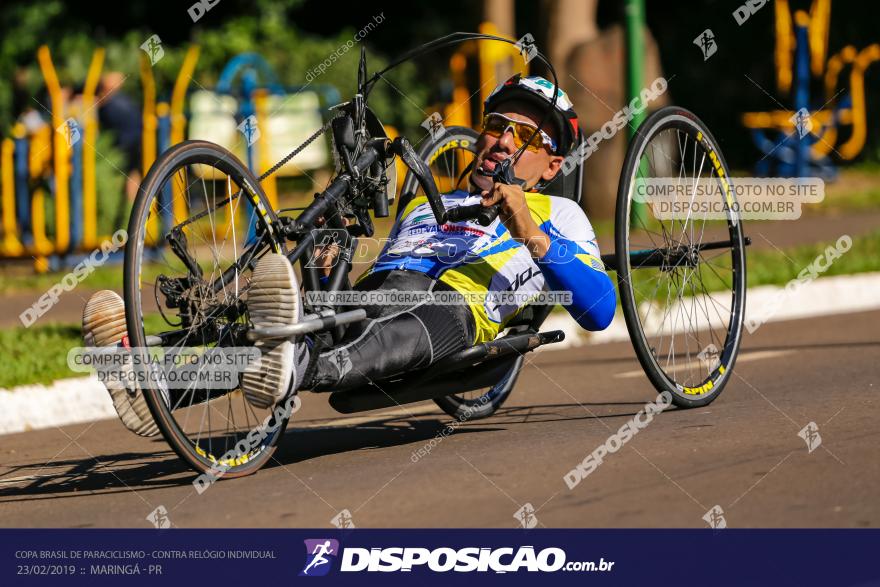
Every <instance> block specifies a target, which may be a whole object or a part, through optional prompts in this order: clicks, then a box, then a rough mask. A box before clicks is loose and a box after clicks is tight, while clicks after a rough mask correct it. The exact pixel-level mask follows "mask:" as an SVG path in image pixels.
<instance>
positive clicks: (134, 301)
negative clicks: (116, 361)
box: [124, 141, 298, 477]
mask: <svg viewBox="0 0 880 587" xmlns="http://www.w3.org/2000/svg"><path fill="white" fill-rule="evenodd" d="M277 222H278V220H277V217H276V215H275V212H274V211H273V209H272V207H271V205H270V204H269V201H268V200H267V198H266V195H265V194H264V193H263V190H262V189H261V188H260V184H259V181H258V180H257V178H256V177H254V175H253V174H252V173H251V172H250V171H249V170H248V169H247V168H246V167H245V166H244V165H243V164H242V163H241V162H240V161H239V160H238V159H237V158H236V157H235V156H234V155H233V154H232V153H230V152H229V151H227V150H226V149H223V148H222V147H219V146H218V145H215V144H213V143H208V142H204V141H185V142H183V143H180V144H178V145H175V146H174V147H172V148H170V149H168V150H167V151H166V152H165V153H163V154H162V156H161V157H159V159H158V160H157V161H156V163H155V164H154V165H153V166H152V168H151V169H150V171H149V173H148V174H147V176H146V177H145V178H144V181H143V183H142V184H141V187H140V190H139V191H138V195H137V199H136V200H135V203H134V209H133V210H132V215H131V219H130V221H129V226H128V233H129V235H128V239H129V240H128V244H127V246H126V249H125V268H124V290H125V310H126V324H127V328H128V334H129V339H130V342H131V347H132V353H133V355H134V356H135V357H136V358H139V360H138V364H139V365H146V364H147V363H148V360H147V359H148V358H150V357H154V356H156V354H157V353H164V355H165V356H166V357H167V356H168V352H169V350H172V351H173V350H174V349H179V348H183V347H187V348H194V349H195V351H196V352H197V353H198V352H205V351H207V350H208V349H213V348H216V347H242V346H246V345H249V344H251V343H248V342H247V341H246V339H245V338H244V336H243V333H244V332H245V331H246V330H247V329H248V327H249V326H250V320H249V315H248V310H247V304H248V289H249V287H250V278H251V272H252V269H253V267H254V265H255V264H256V260H257V259H259V258H260V257H262V256H263V255H265V254H266V253H268V252H270V251H271V252H276V253H283V252H284V241H283V239H281V238H280V237H279V235H278V231H277ZM156 341H159V342H158V343H157V342H156ZM139 368H140V369H142V371H143V372H144V375H145V376H146V377H143V378H142V380H143V379H146V380H147V382H146V386H145V387H143V388H142V393H144V397H145V399H146V402H147V405H148V406H149V408H150V412H151V414H152V416H153V419H154V420H155V421H156V424H157V425H158V427H159V429H160V430H161V432H162V435H163V436H164V438H165V440H166V441H167V442H168V444H169V445H170V446H171V448H173V449H174V451H175V452H176V453H177V454H178V455H179V456H180V457H181V458H182V459H183V460H184V461H186V462H187V463H188V464H189V465H190V466H191V467H192V468H193V469H195V470H196V471H198V472H200V473H205V472H208V471H211V470H212V469H213V471H217V470H218V469H219V470H220V471H222V472H223V475H224V476H228V477H238V476H242V475H248V474H250V473H254V472H256V471H257V470H258V469H260V467H262V466H263V465H264V464H265V463H266V462H267V461H268V460H269V458H271V456H272V453H273V451H274V449H275V445H276V443H277V442H278V440H279V438H280V437H281V435H282V434H283V433H284V429H285V427H286V425H287V421H288V419H289V416H290V411H285V410H281V411H280V412H276V411H275V410H272V409H259V408H255V407H254V406H252V405H251V404H250V403H248V401H247V400H246V399H245V397H244V394H243V393H242V392H241V390H240V388H239V387H236V385H237V384H238V382H239V379H238V378H235V379H233V378H232V376H233V375H235V374H233V373H229V375H230V377H229V380H230V382H231V383H230V384H229V385H227V386H224V387H223V388H222V389H221V388H218V387H217V386H213V385H209V386H207V387H205V388H203V387H201V386H200V385H199V384H198V381H194V382H193V383H192V384H185V385H175V386H171V385H169V384H167V383H162V382H157V381H155V380H153V379H151V378H149V376H148V373H147V368H146V367H139ZM230 387H232V388H231V389H230ZM296 401H298V399H296ZM278 413H280V414H281V417H278Z"/></svg>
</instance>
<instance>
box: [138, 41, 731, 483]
mask: <svg viewBox="0 0 880 587" xmlns="http://www.w3.org/2000/svg"><path fill="white" fill-rule="evenodd" d="M461 38H462V37H460V36H459V37H456V35H450V36H449V37H446V38H444V39H446V40H447V41H449V42H454V41H457V40H460V39H461ZM469 38H490V39H493V40H498V41H504V42H509V41H507V40H506V39H501V38H498V37H491V36H488V35H471V37H469ZM442 40H443V39H441V40H440V41H442ZM428 45H431V44H428ZM428 45H426V47H427V46H428ZM440 45H441V43H437V42H435V44H434V45H432V47H436V46H440ZM415 54H416V53H414V52H410V53H408V54H406V55H405V56H404V57H403V58H401V59H400V60H398V61H397V62H393V63H392V65H391V66H389V68H390V67H392V66H394V65H395V64H396V63H399V62H402V61H403V60H405V59H408V58H411V57H412V56H413V55H415ZM538 55H539V56H540V53H538ZM541 58H543V56H541ZM547 65H548V66H549V67H550V70H551V73H553V77H554V83H555V72H552V66H550V64H549V63H547ZM387 69H388V68H386V69H385V70H382V71H381V72H379V73H378V74H374V75H373V76H372V77H368V76H367V70H366V58H365V53H364V52H363V50H362V52H361V63H360V68H359V72H358V92H357V94H355V96H354V97H353V98H352V100H351V101H349V102H347V103H345V104H342V105H340V106H338V107H337V108H336V109H335V111H336V115H335V116H334V117H333V118H332V119H331V120H330V121H329V122H328V123H327V124H326V125H325V126H324V128H322V129H321V131H319V133H316V134H315V135H313V137H312V138H311V139H310V141H311V140H313V139H314V138H316V137H317V136H319V134H320V132H322V131H327V130H330V131H331V138H332V141H331V142H332V148H333V151H334V156H335V160H336V162H337V173H336V174H335V176H334V178H333V179H332V181H331V182H330V183H329V185H328V186H327V187H326V189H324V190H323V191H321V192H320V193H318V194H316V195H315V197H314V200H313V201H312V202H311V203H309V204H308V205H307V206H305V207H302V208H281V209H275V208H274V207H273V206H272V205H271V203H270V202H269V200H268V198H267V196H266V194H265V193H264V192H263V190H262V188H261V187H260V179H261V178H257V177H256V176H255V175H254V174H253V173H252V172H251V171H250V170H249V169H248V168H247V167H246V166H245V165H244V164H242V162H241V161H239V160H238V159H237V158H236V157H235V156H234V155H233V154H232V153H230V152H228V151H227V150H225V149H223V148H222V147H220V146H218V145H215V144H212V143H209V142H205V141H185V142H183V143H180V144H178V145H175V146H173V147H171V148H170V149H168V150H167V151H166V152H165V153H163V154H162V155H161V156H160V157H159V159H158V160H157V161H156V163H155V164H154V165H153V166H152V168H151V169H150V171H149V173H148V174H147V175H146V177H145V178H144V181H143V183H142V185H141V187H140V190H139V192H138V196H137V199H136V201H135V204H134V208H133V210H132V215H131V219H130V222H129V227H128V232H129V242H128V245H127V246H126V251H125V266H124V299H125V306H126V325H127V329H128V336H129V344H130V347H131V352H132V353H139V354H142V355H146V354H147V353H149V350H150V349H151V348H153V347H164V348H169V347H171V348H174V347H181V346H184V345H188V346H204V347H211V346H216V347H224V346H229V347H234V346H244V345H252V344H254V342H255V341H258V340H261V339H267V338H289V337H301V336H305V335H306V334H310V335H312V336H321V337H325V338H327V339H329V340H331V341H334V340H339V338H340V337H341V336H342V334H343V332H344V330H345V328H346V327H347V326H349V325H351V324H354V323H356V322H359V321H361V320H363V319H364V318H365V312H364V310H362V309H353V310H352V309H345V308H342V307H336V306H332V305H317V304H313V305H309V302H308V299H309V298H308V297H307V296H304V298H303V299H304V300H306V302H305V306H306V307H305V316H304V317H303V319H302V320H300V321H299V322H297V323H296V324H293V325H289V326H278V327H271V328H265V327H264V328H255V327H254V326H253V324H252V323H251V322H250V320H249V318H248V296H247V292H248V283H249V275H250V273H251V272H252V270H253V268H254V266H255V264H256V261H257V260H258V259H260V258H261V257H262V256H263V255H265V254H267V253H268V252H274V253H280V254H283V255H285V256H286V257H287V258H288V259H289V260H290V262H291V263H292V264H294V265H298V267H299V272H300V276H301V283H302V289H303V293H304V294H306V293H308V292H340V291H345V290H348V289H350V288H351V285H350V281H349V274H350V272H351V269H352V258H353V254H354V250H355V246H356V241H357V239H358V238H359V237H365V236H366V237H369V236H372V235H373V234H374V230H375V227H374V224H373V221H372V217H371V214H372V215H373V216H374V217H377V218H382V217H388V216H390V214H391V205H392V204H393V202H394V199H395V196H396V194H395V187H396V186H395V183H396V182H395V181H394V177H393V170H394V169H395V159H396V158H399V159H400V160H402V161H403V162H404V164H405V166H406V167H407V169H408V171H407V176H406V178H405V180H404V182H403V188H402V190H401V196H400V199H399V203H398V204H397V209H398V212H399V211H400V210H402V209H403V207H404V206H405V204H406V202H407V201H409V200H410V199H411V198H412V197H415V196H416V195H422V196H424V197H426V198H427V201H428V203H429V205H430V208H431V211H432V213H433V215H434V217H435V220H436V222H437V223H438V225H444V224H445V223H448V222H461V221H465V220H475V221H477V222H480V223H481V224H484V225H487V224H489V223H491V222H492V221H494V219H495V217H496V216H497V214H498V210H497V208H496V209H494V210H493V209H491V208H483V207H481V206H465V207H458V208H449V209H447V208H446V207H445V206H444V203H443V200H442V198H441V191H444V192H445V191H448V190H450V189H453V188H454V187H456V186H458V185H460V183H461V182H462V181H463V178H464V177H465V176H466V175H467V172H468V170H469V168H470V165H469V159H468V158H470V161H471V162H472V160H473V157H474V152H475V145H476V140H477V136H478V134H477V133H476V132H475V131H474V130H472V129H468V128H462V127H448V128H446V129H445V132H444V133H442V136H436V137H433V138H431V139H429V140H426V141H424V143H423V144H422V145H421V147H420V148H419V150H418V151H416V149H415V148H414V147H413V146H412V145H411V144H410V142H409V141H408V140H407V139H406V138H404V137H398V138H396V139H394V140H391V139H389V138H388V136H387V134H386V132H385V129H384V127H383V126H382V124H381V122H380V121H379V119H378V117H376V116H375V114H374V113H373V112H372V111H371V110H370V108H369V106H368V105H367V98H368V95H369V90H370V88H371V87H372V85H371V84H372V83H375V81H376V80H377V79H379V78H380V77H381V73H383V72H384V71H387ZM308 142H309V141H307V143H308ZM302 148H304V145H301V146H300V147H299V148H298V149H295V150H294V151H293V152H292V153H291V154H290V155H288V157H287V158H285V160H282V161H281V162H280V163H279V164H277V165H276V166H275V167H274V168H273V169H270V170H268V171H267V172H266V173H264V174H263V176H262V177H265V176H266V175H268V174H269V173H271V172H272V171H274V169H276V168H278V167H280V165H282V164H284V163H285V162H286V161H287V160H288V159H290V158H291V157H293V156H295V154H296V153H297V152H298V150H300V149H302ZM582 163H583V162H582V161H579V162H578V164H577V166H576V169H575V171H574V172H572V173H569V174H560V176H559V177H558V178H557V179H556V180H554V182H552V183H551V184H550V185H549V186H547V188H546V189H545V193H549V194H552V195H558V196H560V197H568V198H573V199H577V198H579V196H580V192H581V187H582V186H581V182H582ZM704 166H705V169H704ZM499 167H501V166H499ZM729 177H730V176H729V171H728V168H727V166H726V163H725V161H724V158H723V156H722V154H721V152H720V150H719V149H718V146H717V143H716V141H715V139H714V138H713V137H712V135H711V133H710V132H709V130H708V129H707V128H706V127H705V125H704V124H703V123H702V122H701V121H700V120H699V119H698V118H697V117H696V116H695V115H693V114H692V113H690V112H688V111H687V110H684V109H682V108H677V107H666V108H663V109H661V110H658V111H657V112H655V113H653V114H652V115H650V116H649V117H648V118H647V119H646V121H645V122H644V123H643V124H642V125H641V126H640V127H639V128H638V130H637V132H636V135H635V137H634V139H633V140H632V142H631V143H630V146H629V148H628V150H627V154H626V159H625V161H624V166H623V169H622V171H621V178H620V183H619V189H618V194H617V211H616V216H615V221H614V241H615V252H613V253H609V254H606V255H603V256H602V261H603V263H604V264H605V266H606V269H608V270H610V271H614V272H616V274H617V284H618V288H619V292H620V300H621V307H622V312H623V316H624V319H625V323H626V328H627V330H628V332H629V335H630V338H631V341H632V344H633V347H634V349H635V352H636V355H637V357H638V360H639V362H640V364H641V366H642V367H643V369H644V371H645V373H646V375H647V377H648V379H649V380H650V382H651V383H652V384H653V386H654V387H655V388H656V389H657V390H658V391H661V392H668V393H669V394H670V395H671V401H672V403H674V404H675V405H676V406H678V407H681V408H689V407H696V406H703V405H707V404H708V403H710V402H712V401H713V400H714V399H716V398H717V397H718V395H719V394H720V393H721V391H722V390H723V388H724V387H725V385H726V384H727V382H728V381H729V379H730V377H731V373H732V369H733V367H734V363H735V361H736V356H737V352H738V349H739V345H740V339H741V335H742V328H743V312H744V306H745V269H746V267H745V246H746V245H747V244H748V239H747V238H746V237H745V236H744V235H743V228H742V222H741V220H740V219H739V218H738V217H737V214H736V212H735V211H734V209H735V207H732V206H728V207H727V210H728V212H727V215H726V216H725V218H724V219H723V220H718V221H709V220H705V219H703V220H702V223H701V224H699V225H698V222H697V221H696V220H693V219H690V218H689V217H688V218H685V219H676V220H671V221H662V220H660V219H658V218H651V217H649V216H648V214H647V213H646V210H645V209H644V207H643V206H641V207H640V206H639V205H638V204H637V202H635V200H634V187H635V185H636V183H637V182H639V181H641V180H643V179H645V178H674V179H676V180H678V181H679V182H683V183H685V184H689V183H690V182H695V181H696V180H698V179H701V178H708V179H709V180H710V181H712V178H714V180H715V181H716V182H718V185H719V186H720V187H721V190H720V192H719V193H721V194H722V197H723V198H724V199H725V200H726V202H727V203H728V204H730V203H731V200H732V199H733V198H734V196H733V193H732V189H731V187H730V180H729ZM172 194H173V195H174V197H176V198H184V200H185V201H187V202H188V203H189V204H190V206H191V208H192V210H193V212H192V214H191V215H187V217H185V218H181V217H175V223H176V224H175V225H174V226H173V227H172V228H171V229H170V230H168V231H167V232H166V234H164V235H160V234H159V233H158V228H157V227H158V226H159V218H160V216H161V215H163V213H164V212H163V210H162V209H161V208H162V207H163V205H168V203H169V202H170V201H171V197H170V196H171V195H172ZM295 212H297V213H298V214H296V215H293V213H295ZM242 214H244V216H245V217H246V222H244V223H242V222H240V219H239V220H238V221H237V216H240V215H242ZM328 234H330V235H331V236H332V240H333V242H334V244H335V245H336V246H337V247H338V251H339V252H338V255H337V259H336V263H335V265H334V266H333V268H332V270H331V272H330V274H329V276H327V277H326V278H324V279H322V278H321V275H320V274H319V271H318V268H317V266H316V265H315V264H314V263H311V262H309V261H310V260H311V259H313V258H314V253H315V249H316V247H317V246H319V245H321V244H323V241H322V242H320V243H319V242H318V240H317V239H318V238H319V235H320V237H321V238H326V237H327V235H328ZM290 243H294V244H293V246H290ZM551 310H552V308H551V307H550V306H547V305H543V306H539V305H529V306H527V307H526V308H525V309H524V310H523V311H521V312H520V313H519V314H518V315H517V317H516V318H515V319H514V320H513V321H512V322H510V323H508V324H507V325H506V330H505V331H504V332H502V334H501V335H500V336H499V337H498V338H497V339H495V340H493V341H489V342H484V343H481V344H476V345H474V346H471V347H468V348H465V349H463V350H461V351H458V352H456V353H453V354H452V355H450V356H447V357H445V358H443V359H441V360H440V361H437V362H435V363H434V364H432V365H430V366H429V367H427V368H423V369H419V370H416V371H413V372H410V373H406V374H404V375H402V376H398V377H395V378H391V379H389V380H383V381H380V382H377V384H376V385H370V386H367V387H365V388H362V389H355V390H349V391H344V392H342V391H337V392H333V393H331V394H330V396H329V402H330V405H331V406H332V407H333V408H335V409H336V410H337V411H339V412H341V413H353V412H360V411H365V410H373V409H377V408H383V407H389V406H394V405H398V404H406V403H411V402H417V401H425V400H434V401H435V402H436V403H437V405H438V406H439V407H440V408H441V409H442V410H443V411H444V412H446V413H447V414H449V415H451V416H453V417H456V418H460V419H478V418H486V417H489V416H491V415H492V414H494V413H495V412H496V411H497V410H498V409H499V408H500V407H501V406H502V404H503V403H504V402H505V400H506V399H507V398H508V397H509V396H510V394H511V392H512V390H513V387H514V385H515V383H516V380H517V377H518V375H519V372H520V370H521V369H522V367H523V363H524V356H525V354H526V353H527V352H529V351H533V350H535V349H537V348H539V347H542V346H544V345H548V344H552V343H556V342H559V341H561V340H562V339H563V338H564V335H563V333H562V332H561V331H541V326H542V324H543V323H544V321H545V320H546V319H547V317H548V315H549V314H550V312H551ZM147 363H148V361H140V364H147ZM147 379H148V378H147ZM140 392H141V393H143V394H144V397H145V400H146V403H147V405H148V407H149V410H150V413H151V415H152V417H153V419H154V420H155V422H156V424H157V426H158V428H159V429H160V431H161V433H162V435H163V436H164V438H165V440H166V441H167V442H168V444H169V445H170V446H171V447H172V448H173V449H174V451H175V452H176V453H177V454H178V455H179V456H180V457H181V458H182V459H183V460H184V461H185V462H186V463H188V464H189V465H190V466H191V467H192V468H193V469H195V470H196V471H198V472H200V473H205V472H213V474H216V473H217V471H218V470H220V471H221V472H222V474H223V475H224V476H228V477H237V476H242V475H248V474H251V473H254V472H255V471H257V470H259V469H260V468H261V467H262V466H263V465H264V464H266V462H267V461H268V460H269V459H271V458H272V454H273V452H274V450H275V447H276V446H277V445H278V442H279V441H280V439H281V437H282V436H283V434H284V431H285V428H286V426H287V423H288V421H289V419H290V415H291V414H290V411H289V410H286V411H285V410H278V409H277V406H275V409H274V410H273V409H272V408H268V409H266V410H259V409H255V408H254V406H252V405H250V404H249V403H248V402H247V401H246V399H245V398H244V396H243V394H242V393H241V391H240V390H239V389H234V390H219V391H218V390H211V389H196V388H195V387H193V388H187V389H183V390H169V389H167V388H163V387H162V386H159V385H153V384H147V385H144V386H143V387H142V389H141V391H140ZM288 405H289V404H288ZM215 423H216V424H217V426H216V427H215ZM257 428H261V429H262V433H261V434H257V435H254V434H253V431H254V429H257Z"/></svg>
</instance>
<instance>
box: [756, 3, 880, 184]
mask: <svg viewBox="0 0 880 587" xmlns="http://www.w3.org/2000/svg"><path fill="white" fill-rule="evenodd" d="M775 10H776V13H775V14H776V50H775V61H776V85H777V89H778V90H779V92H780V94H788V93H791V96H792V107H793V108H792V110H774V111H768V112H747V113H745V114H743V117H742V122H743V125H744V126H745V127H746V128H748V129H750V131H751V135H752V139H753V140H754V142H755V144H756V146H757V147H758V149H759V150H760V151H761V152H762V153H763V157H762V158H761V160H760V161H758V163H757V164H756V165H755V174H756V175H758V176H769V175H778V176H785V177H808V176H819V177H825V178H829V179H830V178H833V177H834V176H835V174H836V170H835V167H834V164H833V162H832V159H831V153H832V152H834V154H835V155H836V156H837V158H838V159H839V160H842V161H846V160H852V159H854V158H855V157H856V156H857V155H858V154H859V153H860V152H861V150H862V148H864V146H865V139H866V137H867V116H866V107H865V86H864V77H865V70H866V69H867V68H868V66H869V65H870V64H871V63H873V62H874V61H877V60H880V45H877V44H873V45H870V46H868V47H866V48H865V49H863V50H861V51H858V50H857V49H856V48H855V47H853V46H852V45H848V46H846V47H844V48H843V49H842V50H841V51H840V52H839V53H837V54H835V55H833V56H832V57H831V58H830V59H828V60H827V62H826V56H827V52H828V30H829V22H830V19H831V0H813V3H812V5H811V8H810V12H809V14H808V13H807V12H805V11H803V10H798V11H796V12H795V13H794V20H793V21H792V15H791V11H790V9H789V4H788V0H776V5H775ZM847 66H849V68H850V75H849V84H848V88H847V87H845V86H843V85H842V84H840V83H839V82H840V77H841V73H842V71H843V70H844V68H846V67H847ZM811 78H819V79H821V80H822V81H823V83H824V89H825V92H824V96H823V97H822V98H821V100H816V99H813V98H811V96H810V82H811ZM841 86H843V87H841ZM847 128H849V129H850V130H849V132H848V136H846V134H847V133H845V132H842V131H844V130H845V129H847Z"/></svg>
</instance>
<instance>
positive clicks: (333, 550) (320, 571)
mask: <svg viewBox="0 0 880 587" xmlns="http://www.w3.org/2000/svg"><path fill="white" fill-rule="evenodd" d="M305 543H306V566H305V568H303V570H302V572H301V573H300V574H299V576H300V577H323V576H324V575H326V574H327V573H329V572H330V568H331V567H332V566H333V565H332V564H331V563H332V562H333V559H335V558H336V557H337V556H338V555H339V541H338V540H333V539H332V538H318V539H315V538H312V539H310V540H306V541H305Z"/></svg>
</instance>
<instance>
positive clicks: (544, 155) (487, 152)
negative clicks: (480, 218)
mask: <svg viewBox="0 0 880 587" xmlns="http://www.w3.org/2000/svg"><path fill="white" fill-rule="evenodd" d="M495 112H497V113H499V114H501V115H503V116H505V117H506V118H509V119H511V120H516V121H519V122H524V123H526V124H530V125H532V126H537V124H538V122H539V121H540V120H541V118H542V116H543V114H544V113H543V112H541V111H540V110H539V109H538V108H536V107H534V106H532V105H531V104H529V103H524V102H519V101H516V100H510V101H508V102H503V103H501V104H499V105H498V108H496V109H495ZM542 130H544V131H545V132H546V133H547V134H549V135H550V136H551V137H552V138H553V140H554V141H558V138H557V137H556V136H555V134H556V133H555V132H554V131H553V129H552V128H550V127H549V126H548V125H547V124H545V125H544V126H543V127H542ZM528 137H529V136H528V135H526V136H525V137H523V138H524V139H525V140H528ZM535 143H537V144H539V145H541V146H540V147H539V148H538V150H537V151H533V150H530V149H526V150H525V151H523V153H522V155H521V156H520V158H519V159H518V160H517V161H516V163H515V164H514V166H513V171H514V175H516V177H518V178H520V179H524V180H526V188H531V187H532V186H534V185H535V184H536V183H538V182H539V181H541V180H544V181H549V180H551V179H553V178H554V177H555V176H556V173H557V172H558V171H559V168H560V166H561V165H562V160H563V157H562V156H560V155H554V154H553V153H552V152H551V151H550V147H549V146H548V145H544V144H542V142H541V137H540V136H537V137H535ZM516 151H517V146H516V142H515V139H514V136H513V132H512V131H511V130H507V131H506V132H505V133H504V134H502V135H501V136H499V137H494V136H491V135H489V134H486V133H485V132H484V133H482V134H481V135H480V138H479V139H477V159H476V161H475V162H474V170H473V172H472V173H471V186H472V188H475V191H482V190H488V189H490V188H491V187H492V172H493V171H494V169H495V167H496V166H497V165H498V164H499V163H500V162H501V161H504V160H505V159H507V158H508V157H512V156H513V154H514V153H516Z"/></svg>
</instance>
